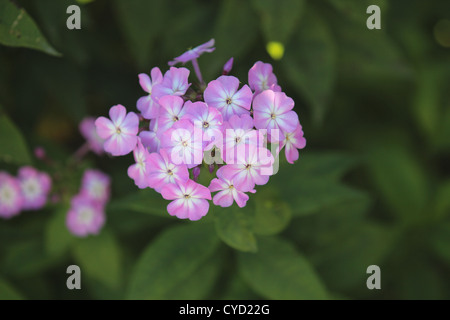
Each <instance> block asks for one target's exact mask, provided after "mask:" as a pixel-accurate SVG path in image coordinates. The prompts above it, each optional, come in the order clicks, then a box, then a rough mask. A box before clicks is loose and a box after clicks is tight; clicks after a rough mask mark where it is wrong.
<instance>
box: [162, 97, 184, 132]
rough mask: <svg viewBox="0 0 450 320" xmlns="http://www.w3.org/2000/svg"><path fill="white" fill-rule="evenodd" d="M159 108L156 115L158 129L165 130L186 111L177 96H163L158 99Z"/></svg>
mask: <svg viewBox="0 0 450 320" xmlns="http://www.w3.org/2000/svg"><path fill="white" fill-rule="evenodd" d="M159 103H160V105H161V110H160V113H159V117H158V130H161V131H162V132H165V131H166V130H168V129H170V128H171V127H172V125H173V124H174V123H175V122H177V121H179V120H181V118H182V117H183V116H184V114H185V113H186V110H185V109H184V108H183V105H184V101H183V99H182V98H180V97H177V96H164V97H162V98H161V99H160V100H159Z"/></svg>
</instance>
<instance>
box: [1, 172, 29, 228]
mask: <svg viewBox="0 0 450 320" xmlns="http://www.w3.org/2000/svg"><path fill="white" fill-rule="evenodd" d="M23 202H24V199H23V196H22V192H21V188H20V182H19V180H18V179H16V178H15V177H13V176H11V175H10V174H8V173H7V172H1V171H0V217H2V218H6V219H9V218H11V217H13V216H15V215H18V214H19V213H20V210H21V209H22V205H23Z"/></svg>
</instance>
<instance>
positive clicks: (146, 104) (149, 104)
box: [137, 67, 163, 119]
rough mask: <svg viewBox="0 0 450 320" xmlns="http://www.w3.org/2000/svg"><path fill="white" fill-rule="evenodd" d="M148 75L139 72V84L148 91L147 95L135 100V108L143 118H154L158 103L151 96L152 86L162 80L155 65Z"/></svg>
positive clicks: (159, 71)
mask: <svg viewBox="0 0 450 320" xmlns="http://www.w3.org/2000/svg"><path fill="white" fill-rule="evenodd" d="M150 74H151V79H150V77H149V76H148V75H147V74H145V73H141V74H139V84H140V85H141V88H142V89H143V90H144V91H145V92H147V93H148V95H147V96H144V97H141V98H139V100H138V101H137V109H138V110H139V111H140V112H141V114H142V116H143V117H144V118H145V119H154V118H156V117H157V116H158V113H159V105H158V103H156V102H155V100H153V98H152V89H153V86H155V85H157V84H160V83H161V82H162V81H163V75H162V73H161V70H159V68H157V67H155V68H153V69H152V71H151V72H150Z"/></svg>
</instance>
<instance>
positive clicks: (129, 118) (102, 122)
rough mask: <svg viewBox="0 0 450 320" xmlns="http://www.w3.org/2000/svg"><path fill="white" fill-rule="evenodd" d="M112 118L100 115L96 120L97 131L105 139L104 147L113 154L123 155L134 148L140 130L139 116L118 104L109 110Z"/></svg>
mask: <svg viewBox="0 0 450 320" xmlns="http://www.w3.org/2000/svg"><path fill="white" fill-rule="evenodd" d="M109 116H110V118H111V120H110V119H108V118H105V117H100V118H97V120H96V121H95V126H96V127H97V133H98V135H99V136H100V138H102V139H105V140H106V141H105V143H104V145H103V146H104V149H105V151H106V152H109V153H111V154H112V155H113V156H123V155H126V154H128V153H130V152H131V151H133V150H134V148H135V147H136V143H137V133H138V130H139V117H138V116H137V115H136V114H135V113H134V112H129V113H128V114H127V109H125V107H124V106H122V105H120V104H119V105H116V106H113V107H111V109H110V110H109Z"/></svg>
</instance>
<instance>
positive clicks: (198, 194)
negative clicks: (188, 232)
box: [161, 180, 211, 221]
mask: <svg viewBox="0 0 450 320" xmlns="http://www.w3.org/2000/svg"><path fill="white" fill-rule="evenodd" d="M161 194H162V196H163V198H164V199H166V200H173V201H172V202H171V203H169V205H168V206H167V211H169V214H170V215H172V216H177V217H178V218H180V219H189V220H192V221H195V220H199V219H201V218H202V217H203V216H205V215H206V214H207V213H208V210H209V202H208V201H207V200H211V192H210V191H209V189H208V188H207V187H205V186H203V185H201V184H198V183H196V182H195V181H193V180H188V181H186V182H184V183H178V184H169V185H167V186H165V187H164V188H163V189H162V191H161Z"/></svg>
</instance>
